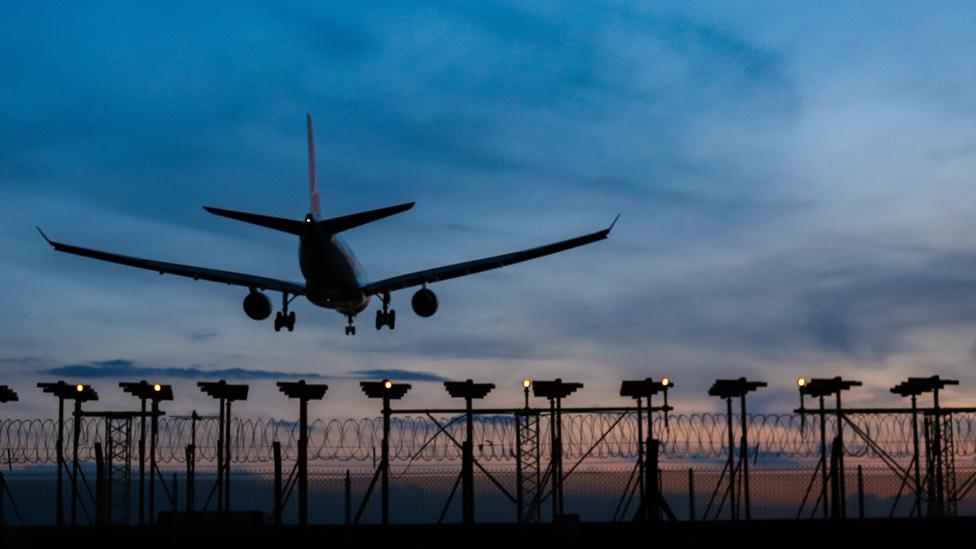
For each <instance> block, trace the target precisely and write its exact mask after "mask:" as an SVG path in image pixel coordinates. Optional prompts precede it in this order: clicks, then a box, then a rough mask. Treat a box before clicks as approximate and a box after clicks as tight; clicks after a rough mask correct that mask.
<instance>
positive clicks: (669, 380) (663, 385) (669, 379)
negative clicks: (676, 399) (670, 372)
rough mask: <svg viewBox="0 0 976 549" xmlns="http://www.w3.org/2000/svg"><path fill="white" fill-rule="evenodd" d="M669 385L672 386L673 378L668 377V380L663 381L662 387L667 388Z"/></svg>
mask: <svg viewBox="0 0 976 549" xmlns="http://www.w3.org/2000/svg"><path fill="white" fill-rule="evenodd" d="M669 385H671V378H668V377H666V378H664V379H662V380H661V386H662V387H667V386H669Z"/></svg>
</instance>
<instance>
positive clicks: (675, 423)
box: [0, 413, 976, 465]
mask: <svg viewBox="0 0 976 549" xmlns="http://www.w3.org/2000/svg"><path fill="white" fill-rule="evenodd" d="M848 417H849V419H850V420H851V421H852V422H853V423H854V424H855V425H857V426H858V427H859V428H860V430H862V431H863V432H865V433H866V434H868V436H870V438H871V439H872V441H873V442H874V443H875V444H876V445H877V447H879V448H881V449H883V451H885V452H886V453H888V454H889V455H891V456H893V457H899V458H904V457H910V456H911V455H912V423H911V416H909V415H907V414H877V415H863V414H852V415H849V416H848ZM435 418H436V421H435V420H432V419H431V418H430V417H425V416H395V417H393V418H392V420H391V431H390V456H391V459H393V460H398V461H422V462H440V461H452V460H457V459H460V455H461V453H460V452H461V450H460V448H459V447H458V445H457V444H455V442H454V441H458V442H460V441H461V440H463V438H464V418H463V416H447V417H444V416H442V417H436V416H435ZM515 421H516V420H515V417H514V416H512V415H497V416H476V419H475V425H474V450H475V455H476V457H477V458H478V459H479V460H482V461H506V460H513V459H514V457H515V454H516V447H515V441H516V436H515ZM739 421H740V418H739V416H738V415H733V424H734V428H735V439H736V443H737V444H738V440H739V436H740V433H739V428H740V427H739ZM950 421H951V424H952V435H953V447H952V450H953V453H954V455H955V456H956V457H973V456H976V414H974V413H958V414H953V415H952V416H951V419H950ZM727 422H728V419H727V417H726V415H725V414H709V413H693V414H672V415H671V416H670V417H669V419H668V421H667V422H665V420H664V418H663V417H661V416H660V415H658V416H655V418H654V421H653V425H652V429H653V432H654V435H655V437H656V438H658V439H659V440H661V443H662V446H661V452H662V456H663V457H664V458H669V457H670V458H690V459H698V458H706V459H709V458H711V459H714V458H722V457H724V456H726V455H727V452H728V431H727V428H728V427H727ZM835 423H836V422H835V420H834V418H830V421H829V422H828V426H827V437H828V441H829V440H831V439H832V438H833V437H834V433H835V429H836V425H835ZM73 425H74V422H73V421H72V420H67V421H66V422H65V436H64V440H63V445H64V448H65V456H68V457H70V455H71V454H70V448H71V441H72V437H73V432H72V430H73ZM747 428H748V431H749V433H748V434H749V444H750V454H751V455H754V456H755V457H757V458H760V457H762V458H768V457H780V458H809V457H816V456H819V453H820V432H819V423H818V422H817V421H815V420H814V419H813V418H810V417H808V418H807V419H806V420H805V421H804V419H803V418H801V417H800V416H799V415H795V414H749V415H748V421H747ZM539 429H540V431H539V432H540V435H539V447H540V453H541V455H543V456H545V455H547V454H548V452H549V434H548V433H549V418H548V416H547V415H545V414H543V415H542V416H541V417H540V419H539ZM645 429H646V425H645ZM57 431H58V425H57V420H54V419H6V420H0V461H2V462H4V463H6V464H9V465H13V464H43V463H54V462H56V460H57ZM192 431H193V426H192V424H191V419H190V418H175V417H164V418H161V419H160V421H159V437H158V439H157V456H158V457H157V459H158V461H159V462H160V463H163V464H176V463H184V462H185V460H186V454H185V448H186V446H187V445H189V444H190V443H191V442H192ZM562 432H563V455H564V457H566V458H569V459H578V458H579V457H581V456H583V455H584V454H585V455H587V456H589V457H593V458H598V459H612V458H633V457H634V456H635V455H636V453H637V420H636V417H635V416H634V415H633V414H619V413H564V414H563V430H562ZM131 433H132V436H131V440H130V444H131V446H132V449H133V451H135V449H136V448H137V447H138V440H139V436H140V435H139V422H138V421H137V420H133V422H132V427H131ZM445 433H446V434H445ZM448 435H449V436H448ZM218 436H219V433H218V429H217V420H216V419H214V418H203V419H199V420H197V421H196V459H197V460H198V461H201V462H207V461H215V460H216V454H217V440H218ZM452 438H453V440H454V441H452ZM381 439H382V419H381V418H361V419H315V420H313V421H311V422H310V423H309V446H308V449H309V459H310V460H316V461H322V462H330V461H333V462H349V461H360V462H365V461H376V460H377V456H378V455H379V447H380V440H381ZM844 440H845V448H846V451H847V454H848V455H851V456H855V457H875V456H876V453H875V451H874V450H873V449H872V448H871V447H870V446H869V445H868V444H867V442H866V441H865V440H863V438H861V437H860V436H859V435H858V434H857V433H855V432H854V430H853V429H851V428H845V432H844ZM104 441H105V420H103V419H101V418H83V420H82V422H81V429H80V432H79V457H80V458H81V459H82V460H92V459H94V454H95V452H94V443H95V442H103V443H104ZM276 441H277V442H279V443H280V444H281V452H282V458H283V459H285V460H291V459H294V458H295V456H296V453H297V446H298V423H297V422H295V421H291V420H281V419H273V418H266V419H265V418H260V419H234V420H233V421H232V422H231V455H232V460H233V461H234V462H237V463H267V462H271V461H272V459H273V457H272V456H273V453H272V443H273V442H276Z"/></svg>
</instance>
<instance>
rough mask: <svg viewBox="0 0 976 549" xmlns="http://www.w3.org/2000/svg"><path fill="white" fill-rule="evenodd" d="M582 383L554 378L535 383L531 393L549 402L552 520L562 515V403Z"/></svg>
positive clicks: (581, 386) (579, 387)
mask: <svg viewBox="0 0 976 549" xmlns="http://www.w3.org/2000/svg"><path fill="white" fill-rule="evenodd" d="M582 388H583V384H582V383H564V382H563V380H562V379H560V378H556V379H554V380H552V381H535V382H533V383H532V392H533V394H534V395H535V396H537V397H542V398H546V399H548V400H549V439H550V450H551V452H552V453H551V457H550V458H549V459H550V464H551V467H550V472H551V474H550V478H552V491H551V492H550V497H551V498H552V520H553V521H554V522H555V521H556V520H557V518H558V517H559V516H560V515H562V514H563V427H562V423H563V422H562V401H563V399H564V398H566V397H568V396H569V395H571V394H573V393H574V392H576V391H577V390H578V389H582Z"/></svg>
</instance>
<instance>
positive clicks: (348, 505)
mask: <svg viewBox="0 0 976 549" xmlns="http://www.w3.org/2000/svg"><path fill="white" fill-rule="evenodd" d="M345 488H346V498H345V504H346V525H349V524H352V477H350V476H349V469H346V486H345Z"/></svg>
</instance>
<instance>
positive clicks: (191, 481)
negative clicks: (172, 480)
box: [186, 444, 196, 513]
mask: <svg viewBox="0 0 976 549" xmlns="http://www.w3.org/2000/svg"><path fill="white" fill-rule="evenodd" d="M195 489H196V447H195V446H194V445H193V444H188V445H187V446H186V512H187V513H192V512H193V508H194V505H193V498H194V491H195Z"/></svg>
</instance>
